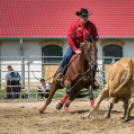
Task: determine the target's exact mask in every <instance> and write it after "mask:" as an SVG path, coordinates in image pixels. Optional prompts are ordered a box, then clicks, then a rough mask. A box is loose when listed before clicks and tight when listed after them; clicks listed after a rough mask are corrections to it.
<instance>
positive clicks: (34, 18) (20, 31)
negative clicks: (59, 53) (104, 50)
mask: <svg viewBox="0 0 134 134" xmlns="http://www.w3.org/2000/svg"><path fill="white" fill-rule="evenodd" d="M82 7H83V8H87V9H88V10H89V12H90V11H91V12H92V15H91V16H90V18H89V19H90V20H91V21H92V22H94V23H95V24H96V26H97V28H98V32H99V35H100V36H102V37H109V36H110V37H111V36H112V37H115V36H120V37H125V36H127V37H134V0H1V4H0V17H1V20H0V37H54V36H55V37H65V36H66V35H67V31H68V28H69V26H70V24H71V23H72V22H73V21H74V20H76V19H77V18H78V17H77V16H76V15H75V11H78V10H80V9H81V8H82Z"/></svg>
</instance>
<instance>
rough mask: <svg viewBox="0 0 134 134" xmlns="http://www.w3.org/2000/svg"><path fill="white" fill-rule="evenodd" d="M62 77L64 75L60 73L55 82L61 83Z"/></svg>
mask: <svg viewBox="0 0 134 134" xmlns="http://www.w3.org/2000/svg"><path fill="white" fill-rule="evenodd" d="M62 77H63V74H62V73H58V75H57V76H56V78H55V81H57V82H61V79H62Z"/></svg>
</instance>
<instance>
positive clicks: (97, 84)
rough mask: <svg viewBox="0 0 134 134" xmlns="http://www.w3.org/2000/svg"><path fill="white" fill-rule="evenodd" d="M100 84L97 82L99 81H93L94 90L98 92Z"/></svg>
mask: <svg viewBox="0 0 134 134" xmlns="http://www.w3.org/2000/svg"><path fill="white" fill-rule="evenodd" d="M99 87H100V86H99V83H98V82H97V80H94V81H93V89H94V90H96V89H99Z"/></svg>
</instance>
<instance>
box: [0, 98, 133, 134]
mask: <svg viewBox="0 0 134 134" xmlns="http://www.w3.org/2000/svg"><path fill="white" fill-rule="evenodd" d="M58 102H59V101H58V100H54V101H52V103H51V104H50V105H49V107H48V108H47V109H46V111H45V112H44V114H39V113H38V109H39V108H40V107H41V106H42V105H43V103H44V102H43V101H39V102H10V103H9V102H8V103H6V102H0V134H134V110H133V111H132V114H131V115H132V117H131V120H130V121H129V122H128V123H122V120H121V119H120V117H122V116H123V108H122V103H121V102H120V103H118V104H116V105H115V106H114V108H113V110H112V113H111V118H110V119H105V118H104V115H105V114H106V111H107V106H108V102H107V101H106V100H105V101H103V102H102V103H101V106H100V108H99V109H98V110H97V111H96V112H95V113H94V114H93V115H92V116H91V117H90V118H89V119H86V120H81V116H82V115H84V114H86V113H87V112H88V110H89V108H90V104H89V100H75V101H74V102H73V103H72V104H71V106H70V108H69V112H68V113H66V114H64V113H63V109H61V110H60V111H58V110H56V108H55V106H56V104H57V103H58Z"/></svg>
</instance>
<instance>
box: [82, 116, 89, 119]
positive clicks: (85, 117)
mask: <svg viewBox="0 0 134 134" xmlns="http://www.w3.org/2000/svg"><path fill="white" fill-rule="evenodd" d="M87 118H89V117H88V116H87V115H85V116H82V117H81V119H82V120H84V119H87Z"/></svg>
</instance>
